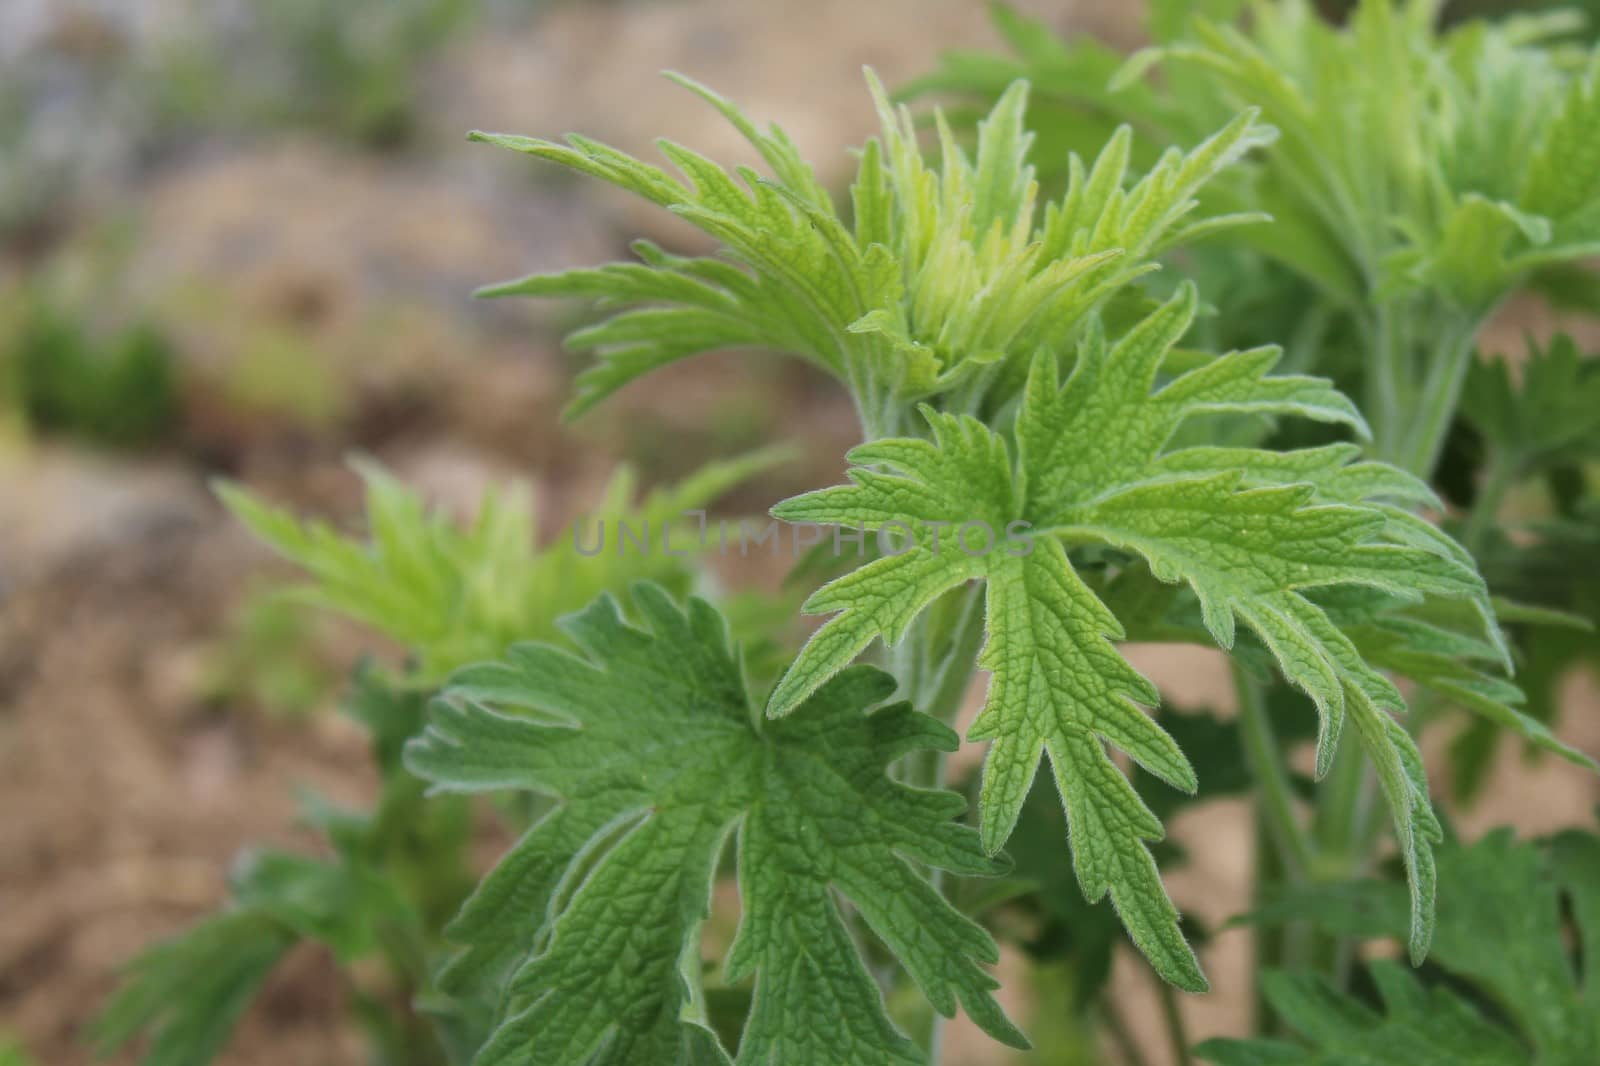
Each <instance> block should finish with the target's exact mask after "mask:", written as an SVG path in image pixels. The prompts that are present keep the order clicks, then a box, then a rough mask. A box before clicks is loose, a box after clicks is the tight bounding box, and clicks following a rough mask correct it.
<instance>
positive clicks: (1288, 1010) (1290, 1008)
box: [1195, 961, 1527, 1066]
mask: <svg viewBox="0 0 1600 1066" xmlns="http://www.w3.org/2000/svg"><path fill="white" fill-rule="evenodd" d="M1370 969H1371V974H1372V979H1373V981H1374V982H1375V983H1376V984H1377V986H1378V989H1379V994H1380V995H1381V996H1382V997H1383V1010H1382V1011H1381V1012H1380V1011H1377V1010H1373V1009H1372V1008H1370V1007H1368V1006H1366V1005H1364V1004H1362V1003H1361V1002H1359V1001H1357V1000H1355V999H1352V998H1350V997H1348V996H1345V995H1342V994H1341V993H1340V992H1339V991H1338V990H1337V989H1335V988H1334V987H1333V985H1332V984H1331V983H1329V982H1328V981H1327V979H1326V978H1323V977H1320V976H1314V975H1309V974H1307V975H1301V974H1284V973H1274V972H1268V973H1267V974H1266V975H1265V976H1264V977H1263V978H1262V988H1263V990H1264V991H1265V992H1266V996H1267V1002H1268V1003H1269V1004H1271V1005H1272V1009H1273V1011H1275V1012H1276V1013H1277V1015H1278V1016H1279V1017H1280V1018H1282V1019H1283V1020H1284V1022H1285V1024H1287V1025H1288V1026H1290V1027H1291V1028H1293V1029H1294V1030H1295V1031H1296V1032H1299V1033H1300V1034H1302V1035H1303V1036H1304V1037H1305V1038H1306V1039H1307V1040H1308V1041H1309V1042H1310V1043H1311V1044H1312V1046H1313V1047H1314V1048H1315V1050H1314V1051H1310V1052H1308V1051H1306V1050H1305V1049H1304V1048H1302V1047H1300V1046H1299V1045H1296V1044H1291V1043H1289V1042H1287V1041H1280V1040H1227V1039H1216V1040H1207V1041H1206V1042H1204V1043H1203V1044H1201V1045H1200V1046H1198V1047H1197V1048H1195V1054H1197V1055H1199V1056H1200V1057H1201V1058H1202V1059H1205V1060H1206V1061H1208V1062H1214V1063H1216V1064H1217V1066H1268V1064H1280V1063H1281V1064H1283V1066H1290V1064H1293V1066H1348V1064H1352V1063H1363V1064H1368V1063H1370V1064H1372V1066H1379V1064H1387V1063H1392V1064H1394V1066H1520V1064H1522V1063H1525V1062H1527V1059H1526V1057H1525V1053H1524V1051H1523V1048H1522V1045H1521V1044H1520V1043H1519V1042H1518V1041H1517V1040H1516V1038H1515V1037H1513V1036H1512V1035H1511V1034H1510V1033H1507V1032H1506V1031H1505V1030H1503V1029H1500V1028H1499V1027H1497V1026H1495V1025H1493V1024H1491V1023H1490V1022H1488V1021H1485V1020H1484V1019H1483V1017H1482V1016H1481V1015H1479V1014H1478V1013H1477V1011H1475V1010H1474V1009H1473V1007H1472V1005H1471V1004H1470V1003H1468V1002H1467V1001H1466V1000H1464V999H1462V998H1461V997H1460V996H1458V995H1456V994H1455V993H1454V992H1452V991H1450V990H1449V989H1448V988H1433V989H1425V988H1424V987H1423V986H1422V985H1421V983H1420V982H1418V981H1417V979H1416V978H1415V977H1413V976H1412V975H1411V974H1410V973H1409V972H1407V970H1406V969H1405V967H1404V966H1402V965H1400V964H1399V963H1395V962H1388V961H1382V962H1375V963H1373V964H1372V966H1371V968H1370Z"/></svg>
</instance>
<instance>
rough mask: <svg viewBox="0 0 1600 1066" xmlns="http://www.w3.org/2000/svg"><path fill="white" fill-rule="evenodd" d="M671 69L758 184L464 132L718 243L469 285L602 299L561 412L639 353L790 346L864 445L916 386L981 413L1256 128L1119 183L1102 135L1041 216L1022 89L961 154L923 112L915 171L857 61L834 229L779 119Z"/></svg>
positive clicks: (1116, 147) (902, 133) (747, 178)
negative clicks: (868, 136) (762, 122)
mask: <svg viewBox="0 0 1600 1066" xmlns="http://www.w3.org/2000/svg"><path fill="white" fill-rule="evenodd" d="M676 80H678V81H679V82H680V84H683V85H686V86H687V87H689V88H690V89H691V90H693V91H694V92H696V93H698V94H699V95H700V96H702V97H703V98H705V99H706V100H708V101H709V102H710V103H712V104H713V106H715V107H716V108H717V109H718V110H719V111H721V112H722V114H723V115H724V116H726V117H727V118H728V119H729V121H730V122H732V123H733V124H734V125H735V126H736V127H737V128H738V129H739V131H740V132H741V133H742V134H743V135H744V136H745V137H746V139H748V140H749V141H750V142H751V144H752V145H754V146H755V148H756V149H757V150H758V151H759V152H760V154H761V156H762V158H763V159H764V160H765V161H766V163H767V165H768V167H769V168H770V169H771V171H772V176H771V177H770V178H768V177H763V176H760V175H758V174H756V173H755V172H753V171H750V170H748V169H743V168H741V169H740V170H739V171H738V172H737V176H738V179H739V180H737V181H736V180H735V178H734V177H733V176H730V175H729V174H728V173H727V172H726V171H724V170H723V169H722V168H721V167H718V166H717V165H716V164H714V163H712V162H711V161H710V160H708V159H706V158H704V157H703V156H700V155H698V154H696V153H694V152H691V151H690V150H688V149H686V148H684V147H682V146H680V145H676V144H673V143H671V142H666V141H664V142H662V143H661V145H660V147H661V151H662V153H663V154H664V155H665V156H667V158H668V159H669V160H671V162H672V163H673V164H674V166H676V167H677V169H678V170H679V171H680V172H681V173H682V174H683V175H684V177H685V178H686V179H687V181H682V180H679V179H678V178H676V177H674V176H672V175H671V174H669V173H668V172H667V171H665V170H662V169H661V168H658V167H655V166H652V165H650V164H647V163H643V162H640V161H639V160H636V159H633V158H631V157H629V156H626V155H623V154H622V153H620V152H617V151H615V150H614V149H610V148H606V147H605V146H603V145H599V144H596V143H595V142H593V141H590V140H587V139H585V138H581V137H572V138H569V142H568V144H565V145H562V144H556V143H553V142H550V141H543V140H538V139H533V138H527V137H510V136H505V135H500V134H478V135H475V136H477V138H478V139H480V140H485V141H489V142H492V143H495V144H498V145H501V146H503V147H508V148H512V149H514V150H517V151H520V152H524V153H526V154H529V155H533V156H536V157H539V158H542V159H546V160H549V161H551V162H555V163H559V164H561V165H564V166H567V167H570V168H572V169H575V170H578V171H580V172H582V173H585V174H589V175H591V176H593V177H597V178H600V179H601V180H604V181H607V182H610V183H612V184H615V185H618V186H621V187H622V188H624V189H627V190H629V191H630V192H633V193H635V194H637V195H639V196H642V197H644V198H646V199H648V200H651V201H653V202H655V203H657V204H659V205H661V206H663V207H665V208H667V209H669V210H671V211H672V212H674V213H675V214H677V215H679V216H680V217H682V218H684V219H686V220H687V221H689V222H690V223H692V224H694V225H695V226H697V227H698V228H700V229H701V230H703V231H705V232H706V233H708V234H709V235H710V236H712V237H713V238H714V239H716V240H717V241H718V243H719V246H720V247H719V253H718V255H717V256H716V257H714V258H695V259H684V258H680V257H676V256H671V255H668V254H666V253H664V252H662V251H660V250H659V249H657V248H655V247H654V246H651V245H648V244H641V245H637V246H636V247H635V250H636V252H637V253H638V255H639V256H640V258H641V260H643V262H642V263H641V264H612V265H610V266H606V267H601V268H599V269H595V270H578V271H571V272H568V273H565V274H557V275H540V276H535V277H531V278H526V279H523V280H521V281H516V282H510V283H507V284H504V285H498V286H494V287H491V288H489V289H486V290H484V294H485V295H492V296H501V295H533V296H584V297H588V298H591V299H594V300H596V301H597V302H598V304H599V305H600V307H601V308H602V309H604V310H606V311H608V312H611V315H610V317H609V318H607V319H606V320H605V321H603V322H602V323H600V324H599V325H596V326H593V327H590V328H588V329H585V330H581V331H579V332H577V333H575V334H573V335H572V336H571V337H569V343H570V344H571V345H572V346H573V347H576V348H579V349H581V350H586V351H593V352H595V353H596V354H597V355H598V357H599V359H600V362H599V363H598V364H597V365H596V366H595V367H594V368H592V369H590V370H589V371H587V372H585V374H584V375H582V377H580V379H579V396H578V399H577V401H576V402H575V404H574V408H573V409H574V411H582V410H584V409H586V408H588V407H590V406H592V405H593V404H594V403H597V402H598V401H599V400H601V399H603V398H604V397H605V396H607V395H608V394H610V393H611V392H613V391H615V390H616V389H617V388H620V387H621V386H622V385H624V384H626V383H627V382H629V381H632V380H633V379H635V378H637V377H639V376H641V375H642V374H645V373H647V372H649V371H651V370H653V369H656V368H657V367H660V366H663V365H665V364H667V363H670V362H673V361H675V360H677V359H681V358H683V357H685V356H688V355H693V354H695V353H698V352H703V351H710V350H712V349H716V348H726V347H757V348H766V349H770V350H774V351H779V352H785V353H789V354H793V355H798V356H801V357H803V358H805V359H808V360H810V361H811V362H813V363H815V364H816V365H818V366H820V367H822V368H823V369H825V370H828V371H829V372H831V373H833V374H834V375H836V376H837V377H839V378H841V379H843V380H844V381H845V382H846V384H847V385H848V386H849V388H850V390H851V394H852V396H853V397H854V399H855V400H856V404H857V408H858V411H859V412H860V414H861V418H862V422H863V425H864V426H865V427H866V428H867V430H868V435H869V436H873V437H876V436H886V435H889V434H890V433H892V432H894V431H896V430H897V429H904V428H907V423H908V422H909V419H908V415H909V413H910V409H911V405H912V403H913V402H915V401H917V400H919V399H930V400H933V401H935V402H941V403H947V404H952V405H960V406H962V407H964V408H966V409H970V410H978V409H988V410H993V409H997V408H999V407H1001V406H1003V405H1004V404H1005V402H1006V401H1007V400H1008V399H1010V398H1011V397H1013V396H1014V395H1015V393H1016V391H1017V389H1019V388H1020V387H1021V383H1022V381H1023V379H1024V378H1025V376H1026V370H1027V356H1028V353H1031V352H1032V351H1033V350H1034V349H1035V348H1036V347H1038V346H1040V345H1041V344H1051V345H1056V346H1061V345H1064V344H1066V343H1067V342H1068V341H1069V340H1070V338H1071V337H1073V336H1074V335H1075V334H1076V332H1077V330H1078V329H1079V328H1080V326H1081V325H1082V323H1083V322H1084V321H1085V320H1086V319H1087V316H1088V315H1089V314H1090V313H1091V312H1092V311H1093V310H1095V309H1096V308H1097V307H1099V306H1101V305H1102V304H1104V302H1105V301H1106V300H1107V299H1109V298H1110V297H1111V296H1112V295H1113V294H1115V293H1116V292H1118V291H1119V290H1121V289H1123V288H1124V287H1126V286H1127V285H1128V284H1129V283H1130V282H1131V281H1133V280H1134V279H1135V278H1137V277H1139V276H1141V275H1142V274H1144V273H1146V272H1148V271H1150V270H1152V269H1155V264H1154V258H1155V257H1156V256H1157V255H1158V254H1160V253H1161V252H1162V251H1164V250H1166V249H1167V248H1169V247H1171V246H1172V245H1173V244H1175V243H1179V242H1182V241H1184V240H1186V239H1188V238H1189V237H1190V236H1191V235H1192V234H1191V230H1190V228H1189V227H1188V222H1189V219H1190V216H1191V215H1192V213H1193V212H1194V210H1195V207H1196V200H1195V196H1196V194H1197V192H1198V191H1199V190H1200V189H1201V188H1202V187H1203V186H1205V185H1206V183H1208V182H1209V181H1210V180H1212V179H1213V178H1214V177H1215V176H1216V175H1217V173H1218V172H1219V171H1221V170H1223V169H1224V168H1226V167H1227V166H1229V165H1230V164H1231V163H1233V162H1234V161H1235V160H1237V159H1238V158H1239V157H1240V156H1241V155H1243V154H1244V153H1246V152H1247V151H1249V150H1250V149H1252V148H1254V147H1256V146H1258V145H1261V144H1264V143H1267V142H1268V141H1270V140H1271V138H1272V131H1271V130H1270V129H1267V128H1264V127H1262V126H1261V125H1259V124H1258V123H1257V122H1256V121H1255V118H1254V113H1253V112H1250V111H1246V112H1245V113H1243V114H1241V115H1239V116H1238V117H1236V118H1234V119H1233V120H1232V121H1231V122H1227V123H1225V124H1219V125H1221V129H1220V130H1219V131H1218V132H1216V133H1215V134H1214V135H1213V136H1211V137H1210V138H1209V139H1208V140H1205V141H1204V143H1202V144H1200V145H1199V146H1198V147H1196V148H1195V149H1194V150H1193V151H1192V152H1190V153H1188V154H1187V155H1185V154H1184V153H1182V152H1180V151H1178V150H1177V149H1172V150H1171V151H1169V152H1168V153H1167V154H1165V155H1164V156H1162V157H1161V159H1160V160H1159V161H1158V163H1157V164H1156V165H1155V167H1154V168H1153V169H1152V170H1151V171H1150V172H1149V173H1148V174H1147V175H1146V176H1145V177H1143V178H1142V179H1141V180H1139V181H1137V182H1134V183H1132V184H1131V185H1130V184H1128V182H1127V179H1128V173H1129V152H1130V143H1131V131H1129V130H1127V129H1122V130H1119V131H1118V132H1117V133H1116V135H1115V136H1114V137H1112V139H1111V141H1110V143H1109V144H1107V145H1106V147H1105V150H1104V151H1103V152H1102V153H1101V154H1100V156H1099V158H1098V159H1097V160H1096V161H1095V162H1094V165H1093V166H1092V167H1086V166H1085V165H1084V164H1083V162H1082V161H1081V160H1079V159H1077V158H1076V157H1073V158H1072V159H1071V163H1070V169H1071V173H1072V180H1071V182H1070V185H1069V188H1068V190H1067V192H1066V195H1065V196H1064V197H1063V198H1062V199H1060V200H1059V201H1057V202H1054V203H1051V204H1049V205H1047V206H1046V208H1045V209H1044V211H1043V213H1042V217H1041V215H1040V212H1039V211H1038V209H1037V205H1036V200H1037V195H1038V189H1037V184H1036V182H1035V181H1034V177H1033V169H1032V166H1031V164H1030V162H1029V160H1030V146H1031V142H1032V137H1031V136H1030V135H1028V134H1027V133H1025V132H1024V127H1023V116H1024V112H1025V109H1026V106H1027V98H1028V89H1027V86H1026V84H1024V83H1021V82H1019V83H1017V84H1014V85H1012V86H1010V87H1009V88H1008V89H1007V90H1006V91H1005V92H1004V93H1002V94H1001V95H1000V98H999V100H998V101H997V102H996V104H995V106H994V108H993V110H992V111H991V112H990V113H989V115H988V117H987V118H986V119H985V120H984V121H983V122H982V123H980V132H979V135H978V143H977V146H976V151H975V152H974V153H973V154H971V155H969V154H968V153H967V152H966V151H965V150H964V149H963V148H962V147H960V146H959V145H958V144H957V143H956V141H955V139H954V137H953V136H952V135H951V133H950V131H949V129H948V128H947V127H946V126H945V125H944V124H943V123H942V122H941V123H940V124H939V145H938V147H939V152H938V161H937V163H929V162H927V161H925V160H924V158H923V154H922V151H921V147H920V145H919V143H918V140H917V137H916V131H915V129H914V128H913V125H912V120H911V116H910V114H909V113H908V112H906V111H905V110H904V109H899V110H897V109H896V108H894V107H893V106H892V105H891V104H890V103H889V101H888V99H887V97H886V95H885V94H884V92H883V90H882V88H881V87H880V86H879V85H878V83H877V81H876V79H875V78H873V77H872V76H871V74H870V73H869V75H868V81H869V85H870V87H871V89H872V92H873V96H874V99H875V100H876V103H877V108H878V113H879V118H880V121H881V124H882V134H881V137H880V138H877V139H873V140H869V141H868V142H867V143H866V145H865V146H864V147H863V148H862V150H861V152H860V165H859V168H858V171H857V175H856V179H855V182H854V185H853V186H852V190H851V195H852V202H853V207H854V215H855V217H854V221H853V225H847V224H846V223H845V222H844V221H843V220H842V219H841V217H840V215H839V213H838V211H837V210H836V209H835V207H834V205H833V204H832V202H831V200H830V199H829V197H828V195H827V193H826V191H825V190H824V189H823V188H822V187H821V186H820V185H819V184H818V182H817V179H816V177H815V176H814V174H813V173H812V171H811V169H810V167H809V166H807V165H806V164H805V162H804V161H803V160H802V159H801V158H800V156H799V154H798V153H797V151H796V149H795V147H794V145H793V144H792V143H791V142H790V141H789V140H788V138H787V137H786V136H784V134H783V132H782V131H781V130H779V129H778V128H777V127H772V128H770V129H769V130H768V131H767V132H762V131H759V130H757V129H756V127H755V126H754V125H753V124H752V123H751V122H749V120H748V119H746V118H745V117H744V116H743V115H742V114H741V113H740V112H739V111H738V110H737V109H736V108H734V107H733V105H731V104H730V103H728V102H727V101H725V100H723V99H722V98H721V97H719V96H717V95H715V94H714V93H712V92H711V91H710V90H708V89H705V88H703V87H701V86H698V85H695V84H694V83H692V82H689V81H688V80H687V79H683V78H677V79H676ZM1257 217H1258V216H1240V217H1238V218H1234V219H1231V220H1227V221H1230V222H1240V221H1250V220H1253V219H1255V218H1257ZM1222 224H1227V222H1224V221H1222V220H1217V219H1212V220H1209V221H1208V223H1207V226H1208V227H1215V226H1217V225H1222Z"/></svg>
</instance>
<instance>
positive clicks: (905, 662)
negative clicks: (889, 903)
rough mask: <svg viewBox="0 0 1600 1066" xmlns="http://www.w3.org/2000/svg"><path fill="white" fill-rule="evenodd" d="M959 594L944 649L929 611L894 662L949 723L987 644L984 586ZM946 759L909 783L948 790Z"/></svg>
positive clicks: (934, 874) (916, 700)
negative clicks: (954, 616)
mask: <svg viewBox="0 0 1600 1066" xmlns="http://www.w3.org/2000/svg"><path fill="white" fill-rule="evenodd" d="M957 595H958V596H959V597H960V604H959V606H958V607H957V608H956V619H955V623H954V625H953V626H952V628H951V630H950V636H949V639H948V640H947V641H940V642H939V643H940V644H941V645H943V646H941V647H935V646H934V642H935V640H936V636H937V634H936V633H935V631H934V627H933V626H932V625H931V624H930V617H931V616H930V614H929V613H928V612H924V613H923V614H922V615H921V616H920V617H919V618H918V619H917V620H916V621H915V622H914V623H912V627H911V630H910V631H909V632H908V633H907V634H906V636H905V639H904V640H902V641H901V642H900V645H899V646H898V647H897V648H895V649H894V654H893V655H892V658H891V666H892V668H893V669H894V671H895V677H896V678H898V679H899V680H900V682H901V689H900V691H901V694H902V695H904V696H905V697H906V698H907V699H909V700H910V701H911V702H912V706H914V707H916V708H917V709H918V710H920V711H922V712H923V713H925V714H928V715H931V716H932V717H934V718H937V719H939V721H941V722H944V723H945V724H946V725H953V724H954V723H955V719H956V716H957V715H958V714H959V713H960V712H961V701H962V700H963V698H964V697H965V696H966V694H967V688H968V687H969V686H970V685H971V683H972V675H973V673H974V672H975V670H976V668H977V657H978V649H979V647H980V646H981V645H982V643H983V586H982V585H979V584H973V585H971V586H969V587H967V588H965V589H963V590H961V591H960V592H959V593H957ZM901 671H903V673H902V672H901ZM945 760H946V754H945V753H944V752H942V751H934V750H923V751H918V752H915V753H913V754H912V755H910V756H908V757H907V761H906V766H905V781H906V782H907V783H908V784H911V785H914V786H916V787H917V788H941V787H943V785H944V782H945ZM928 878H929V881H930V882H931V883H932V884H933V887H934V888H935V889H937V890H941V891H942V889H943V882H944V875H943V871H941V870H937V869H934V870H929V871H928ZM944 1022H945V1019H944V1016H943V1015H941V1014H940V1013H939V1012H938V1011H929V1012H928V1031H927V1034H926V1035H927V1039H926V1041H925V1046H926V1047H927V1049H928V1062H929V1063H931V1064H932V1066H938V1064H939V1061H940V1058H941V1057H942V1054H943V1045H944Z"/></svg>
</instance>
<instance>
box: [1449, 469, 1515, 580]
mask: <svg viewBox="0 0 1600 1066" xmlns="http://www.w3.org/2000/svg"><path fill="white" fill-rule="evenodd" d="M1521 472H1522V471H1521V464H1520V463H1518V462H1517V461H1516V459H1515V458H1514V457H1512V456H1510V455H1508V454H1506V453H1504V452H1498V451H1497V452H1496V453H1495V454H1494V457H1493V458H1492V459H1490V460H1489V469H1488V471H1487V473H1485V474H1484V478H1483V484H1482V485H1481V486H1479V488H1478V495H1477V498H1476V499H1474V500H1473V501H1472V511H1471V512H1470V513H1469V514H1468V515H1467V524H1466V527H1465V528H1464V529H1463V530H1462V531H1461V546H1462V547H1463V548H1465V549H1467V551H1469V552H1471V553H1472V554H1473V555H1474V556H1476V555H1477V554H1478V552H1479V551H1480V550H1482V548H1483V541H1484V538H1485V537H1487V536H1488V534H1489V530H1490V529H1492V528H1494V520H1495V517H1496V516H1497V515H1499V513H1500V505H1501V504H1502V503H1504V502H1505V498H1506V493H1508V492H1510V491H1511V487H1512V486H1513V485H1515V484H1516V483H1517V479H1518V476H1519V475H1520V474H1521Z"/></svg>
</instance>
